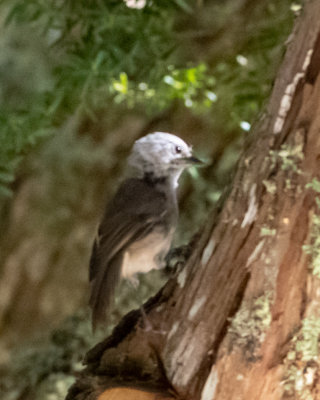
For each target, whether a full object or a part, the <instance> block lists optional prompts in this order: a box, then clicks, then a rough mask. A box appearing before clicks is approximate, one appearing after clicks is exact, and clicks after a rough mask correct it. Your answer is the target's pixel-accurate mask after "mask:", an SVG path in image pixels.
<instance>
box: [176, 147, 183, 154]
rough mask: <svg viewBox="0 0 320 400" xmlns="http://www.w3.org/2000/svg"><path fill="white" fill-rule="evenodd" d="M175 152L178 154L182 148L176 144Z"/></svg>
mask: <svg viewBox="0 0 320 400" xmlns="http://www.w3.org/2000/svg"><path fill="white" fill-rule="evenodd" d="M175 150H176V153H177V154H180V153H181V152H182V148H181V147H180V146H176V149H175Z"/></svg>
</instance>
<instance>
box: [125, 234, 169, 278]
mask: <svg viewBox="0 0 320 400" xmlns="http://www.w3.org/2000/svg"><path fill="white" fill-rule="evenodd" d="M172 233H173V232H170V233H169V234H167V235H165V236H164V235H163V234H159V233H154V234H152V235H148V236H147V237H146V238H144V239H142V240H139V241H137V242H135V243H133V244H132V245H131V246H130V247H129V248H128V250H127V251H126V252H125V254H124V259H123V263H122V276H123V278H126V279H131V280H132V278H133V280H134V275H135V274H137V273H139V272H142V273H146V272H149V271H151V270H152V269H159V268H162V267H163V266H164V259H163V258H164V257H165V256H166V254H167V253H168V251H169V249H170V244H171V239H172ZM161 256H162V257H161Z"/></svg>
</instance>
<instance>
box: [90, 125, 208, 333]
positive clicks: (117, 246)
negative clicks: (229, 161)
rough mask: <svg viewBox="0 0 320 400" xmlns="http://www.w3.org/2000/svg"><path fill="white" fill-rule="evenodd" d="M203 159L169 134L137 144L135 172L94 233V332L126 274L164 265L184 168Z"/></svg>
mask: <svg viewBox="0 0 320 400" xmlns="http://www.w3.org/2000/svg"><path fill="white" fill-rule="evenodd" d="M197 164H201V161H200V160H198V159H197V158H195V157H193V155H192V148H191V147H190V146H188V145H187V144H186V143H185V142H184V141H183V140H182V139H180V138H179V137H177V136H175V135H172V134H170V133H164V132H155V133H150V134H148V135H146V136H144V137H142V138H141V139H139V140H137V141H136V142H135V143H134V146H133V149H132V152H131V154H130V156H129V158H128V167H129V168H128V169H129V171H130V175H131V176H130V177H129V178H127V179H126V180H125V181H124V182H123V183H122V184H121V185H120V187H119V189H118V191H117V192H116V194H115V196H114V197H113V199H112V200H111V202H110V203H109V204H108V205H107V207H106V210H105V213H104V216H103V218H102V222H101V224H100V226H99V229H98V233H97V236H96V238H95V241H94V244H93V249H92V254H91V259H90V271H89V278H90V282H91V296H90V306H91V309H92V328H93V331H94V330H95V329H96V327H97V326H98V325H103V324H104V323H105V322H106V320H107V313H108V312H109V310H110V307H111V305H112V301H113V299H114V295H115V289H116V287H117V285H118V284H119V282H120V279H121V278H126V279H130V280H131V282H132V283H133V284H135V283H137V278H136V274H137V273H140V272H148V271H150V270H152V269H159V268H162V267H164V266H165V256H166V255H167V253H168V251H169V249H170V246H171V242H172V237H173V234H174V231H175V229H176V226H177V222H178V213H179V210H178V203H177V188H178V180H179V177H180V175H181V173H182V172H183V170H184V169H186V168H188V167H190V166H192V165H197Z"/></svg>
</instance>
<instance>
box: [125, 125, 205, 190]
mask: <svg viewBox="0 0 320 400" xmlns="http://www.w3.org/2000/svg"><path fill="white" fill-rule="evenodd" d="M128 164H129V167H130V168H133V169H134V170H135V171H136V172H137V173H138V174H139V175H140V176H144V175H146V174H149V175H153V176H155V177H171V178H172V180H173V181H174V184H175V185H177V181H178V179H179V176H180V175H181V173H182V171H183V170H184V169H186V168H188V167H190V166H192V165H197V164H201V161H199V160H198V159H197V158H195V157H193V155H192V148H191V147H190V146H188V145H187V143H186V142H184V141H183V140H182V139H180V138H179V137H178V136H175V135H172V134H170V133H165V132H155V133H150V134H148V135H146V136H144V137H142V138H141V139H138V140H137V141H136V142H135V144H134V146H133V149H132V152H131V154H130V156H129V160H128Z"/></svg>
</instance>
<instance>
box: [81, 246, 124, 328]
mask: <svg viewBox="0 0 320 400" xmlns="http://www.w3.org/2000/svg"><path fill="white" fill-rule="evenodd" d="M122 260H123V254H118V255H116V256H115V257H113V259H112V260H110V261H109V262H108V263H106V265H103V266H102V265H101V266H100V268H99V269H100V270H99V272H98V274H97V275H96V276H95V278H94V279H93V280H92V283H91V295H90V301H89V304H90V307H91V309H92V331H93V332H95V330H96V329H97V327H98V326H103V325H104V326H105V325H106V323H107V315H108V314H110V310H111V308H112V305H113V302H114V297H115V290H116V287H117V286H118V284H119V281H120V276H121V267H122Z"/></svg>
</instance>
